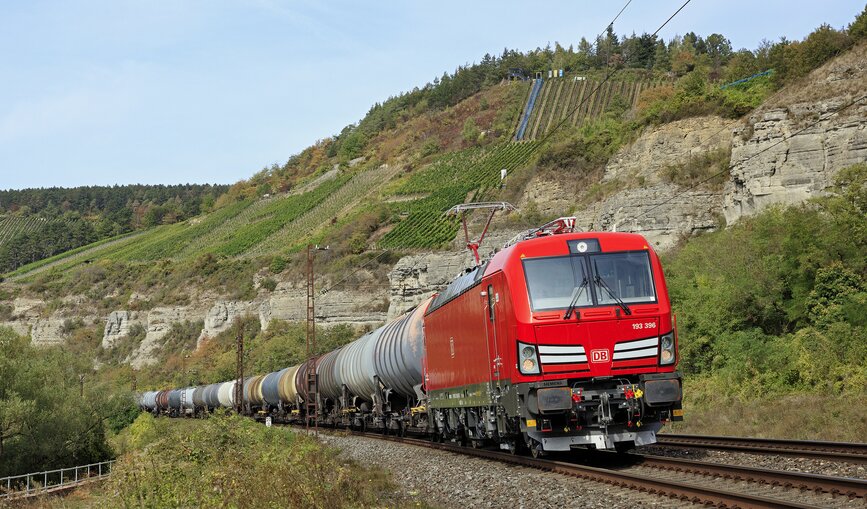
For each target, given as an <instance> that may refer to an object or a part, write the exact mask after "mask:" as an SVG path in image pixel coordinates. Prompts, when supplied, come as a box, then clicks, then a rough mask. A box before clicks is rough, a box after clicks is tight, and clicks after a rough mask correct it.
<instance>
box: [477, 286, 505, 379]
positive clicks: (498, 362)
mask: <svg viewBox="0 0 867 509" xmlns="http://www.w3.org/2000/svg"><path fill="white" fill-rule="evenodd" d="M482 295H483V297H484V301H483V302H484V307H485V314H484V320H485V332H486V333H487V336H488V337H487V343H488V359H487V360H488V372H489V374H490V386H491V388H492V389H493V388H494V387H497V388H499V386H500V378H501V376H502V375H501V372H502V370H503V358H502V356H501V353H500V351H499V341H498V340H499V338H498V335H499V334H500V332H499V331H498V329H500V327H499V325H500V321H501V318H500V313H499V309H498V303H499V302H500V295H499V293H498V292H497V290H496V285H495V284H494V281H493V280H489V281H488V283H487V285H485V289H484V291H483V292H482Z"/></svg>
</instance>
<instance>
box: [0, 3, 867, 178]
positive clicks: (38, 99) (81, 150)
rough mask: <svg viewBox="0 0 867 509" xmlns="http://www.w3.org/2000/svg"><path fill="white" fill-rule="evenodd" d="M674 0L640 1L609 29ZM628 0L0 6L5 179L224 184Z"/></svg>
mask: <svg viewBox="0 0 867 509" xmlns="http://www.w3.org/2000/svg"><path fill="white" fill-rule="evenodd" d="M682 2H683V0H633V1H632V2H631V4H630V5H629V6H628V8H627V9H626V10H625V11H624V12H623V14H622V15H621V16H620V18H619V19H618V20H617V22H616V23H615V25H614V30H615V32H616V33H617V34H619V35H625V34H630V33H632V32H636V33H642V32H652V31H653V30H655V29H656V28H657V27H658V26H659V25H660V24H662V22H663V21H665V19H666V18H668V16H670V15H671V13H673V12H674V11H675V10H676V9H677V7H678V6H680V4H681V3H682ZM625 3H626V1H625V0H618V1H613V2H611V1H609V2H599V1H595V2H590V1H587V0H571V1H550V2H546V1H539V2H528V1H523V2H516V1H511V0H497V1H466V0H464V1H452V0H437V1H430V0H429V1H426V2H419V1H406V0H404V1H402V2H400V1H392V0H377V1H368V2H359V1H358V0H355V1H351V0H346V1H344V0H329V1H313V0H294V1H277V0H248V1H235V2H232V1H221V0H202V1H192V0H189V1H185V0H150V1H145V0H139V1H124V0H90V1H75V0H68V1H41V0H30V1H26V2H14V1H4V2H0V189H18V188H27V187H51V186H62V187H72V186H80V185H113V184H132V183H143V184H179V183H223V184H228V183H233V182H237V181H239V180H242V179H245V178H248V177H250V176H251V175H253V174H254V173H255V172H257V171H259V170H261V169H262V168H263V167H266V166H270V165H271V164H273V163H278V164H283V163H285V162H286V160H287V159H288V158H289V157H290V156H291V155H292V154H295V153H297V152H299V151H301V150H303V149H304V148H305V147H307V146H309V145H311V144H312V143H313V142H315V141H316V140H317V139H321V138H325V137H328V136H332V135H334V134H337V133H338V132H340V130H341V129H342V128H343V127H344V126H346V125H348V124H350V123H354V122H357V121H358V120H360V119H361V118H362V117H363V116H364V114H365V113H366V112H367V110H368V109H369V108H370V106H371V105H372V104H373V103H375V102H377V101H383V100H385V99H387V98H388V97H390V96H393V95H397V94H399V93H400V92H402V91H408V90H411V89H412V88H413V87H416V86H419V87H421V86H424V84H425V83H427V82H429V81H431V80H433V78H434V77H436V76H439V75H441V74H442V73H443V72H444V71H453V70H454V69H455V68H456V67H457V66H458V65H463V64H467V63H472V62H475V61H479V60H480V59H481V57H482V56H483V55H484V54H485V53H491V54H495V55H498V54H500V53H502V51H503V49H504V48H506V47H508V48H514V49H519V50H528V49H533V48H536V47H544V46H545V45H546V44H548V43H551V44H552V45H553V43H554V42H555V41H558V42H560V43H561V44H562V45H563V46H568V45H569V44H576V43H577V42H578V40H580V38H581V37H582V36H585V37H587V38H588V39H590V40H592V39H593V38H594V37H595V36H596V35H597V34H598V33H599V32H600V31H602V29H603V28H604V27H605V26H606V25H607V24H608V22H609V21H611V19H612V18H613V17H614V15H615V14H617V12H618V11H619V10H620V8H621V7H622V6H623V5H624V4H625ZM864 6H865V3H864V0H857V1H856V0H824V1H816V0H807V1H802V0H764V1H758V2H757V1H755V0H750V1H745V0H728V1H725V2H723V1H719V0H693V1H692V2H691V3H690V4H689V5H688V6H687V7H686V8H685V9H684V10H683V11H682V12H681V13H680V14H679V15H678V16H677V17H675V18H674V19H673V20H672V21H671V23H669V25H668V26H666V27H665V29H663V30H662V32H660V35H661V36H662V37H663V38H665V39H666V40H668V39H670V38H671V37H672V36H674V35H676V34H683V33H685V32H688V31H694V32H696V33H698V34H700V35H708V34H711V33H714V32H716V33H721V34H723V35H725V36H726V37H728V38H729V39H730V40H731V42H732V45H733V46H734V47H735V48H736V49H739V48H748V49H754V48H756V46H758V44H759V43H760V41H761V40H762V39H769V40H776V39H778V38H779V37H781V36H785V37H787V38H788V39H790V40H796V39H801V38H803V37H804V36H806V35H807V34H808V33H810V32H811V31H812V30H813V29H814V28H815V27H817V26H818V25H820V24H821V23H829V24H831V25H832V26H834V27H837V28H841V27H844V26H846V25H848V23H850V22H851V21H852V20H853V19H854V18H855V16H856V15H857V14H858V13H860V12H861V11H862V10H863V9H864Z"/></svg>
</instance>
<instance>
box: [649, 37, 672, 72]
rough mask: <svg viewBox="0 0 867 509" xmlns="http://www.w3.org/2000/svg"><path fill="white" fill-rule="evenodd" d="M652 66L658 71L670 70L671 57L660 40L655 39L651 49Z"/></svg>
mask: <svg viewBox="0 0 867 509" xmlns="http://www.w3.org/2000/svg"><path fill="white" fill-rule="evenodd" d="M653 68H654V69H656V70H658V71H670V70H671V57H670V56H669V54H668V48H667V47H666V46H665V42H663V41H662V40H659V41H656V47H655V48H654V51H653Z"/></svg>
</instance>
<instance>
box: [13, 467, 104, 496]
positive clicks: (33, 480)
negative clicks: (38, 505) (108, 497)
mask: <svg viewBox="0 0 867 509" xmlns="http://www.w3.org/2000/svg"><path fill="white" fill-rule="evenodd" d="M115 461H117V460H107V461H100V462H98V463H89V464H87V465H78V466H75V467H67V468H57V469H54V470H43V471H42V472H31V473H29V474H19V475H10V476H7V477H2V478H0V500H2V499H11V498H19V497H28V496H33V495H37V494H40V493H46V492H49V491H55V490H58V489H62V488H69V487H73V486H78V485H81V484H84V483H87V482H92V481H96V480H99V479H105V478H106V477H108V476H110V475H111V471H112V468H113V466H114V462H115ZM64 474H66V475H65V476H64Z"/></svg>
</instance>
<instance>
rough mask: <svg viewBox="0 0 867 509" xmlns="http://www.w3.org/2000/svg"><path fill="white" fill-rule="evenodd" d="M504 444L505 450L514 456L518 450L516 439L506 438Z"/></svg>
mask: <svg viewBox="0 0 867 509" xmlns="http://www.w3.org/2000/svg"><path fill="white" fill-rule="evenodd" d="M505 444H506V446H507V447H508V448H507V449H506V451H508V453H509V454H511V455H512V456H514V455H516V454H518V452H520V451H519V448H518V442H517V441H516V440H507V441H506V442H505Z"/></svg>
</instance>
